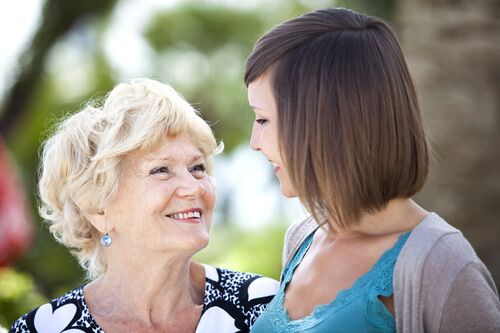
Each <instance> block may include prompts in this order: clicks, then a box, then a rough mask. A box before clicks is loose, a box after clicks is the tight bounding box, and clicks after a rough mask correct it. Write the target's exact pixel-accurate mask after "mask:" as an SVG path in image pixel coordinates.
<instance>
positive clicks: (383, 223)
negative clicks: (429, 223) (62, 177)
mask: <svg viewBox="0 0 500 333" xmlns="http://www.w3.org/2000/svg"><path fill="white" fill-rule="evenodd" d="M427 215H429V212H428V211H426V210H425V209H423V208H422V207H420V206H419V205H418V204H417V203H415V201H413V200H412V199H410V198H405V199H393V200H391V201H389V203H388V204H387V206H386V207H384V208H383V209H381V210H379V211H378V212H375V213H367V214H364V215H363V216H362V217H361V219H360V221H359V222H358V223H356V224H355V225H353V226H352V227H350V228H346V229H341V228H335V227H334V228H333V229H334V230H335V231H334V232H333V235H334V236H335V238H336V239H337V240H339V239H350V238H359V237H372V236H374V237H376V236H385V235H392V234H400V233H404V232H407V231H410V230H412V229H413V228H414V227H415V226H416V225H417V224H419V223H420V222H421V221H422V220H423V219H425V217H426V216H427Z"/></svg>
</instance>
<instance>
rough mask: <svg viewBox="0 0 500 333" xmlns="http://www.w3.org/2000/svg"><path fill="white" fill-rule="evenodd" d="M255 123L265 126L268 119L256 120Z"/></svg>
mask: <svg viewBox="0 0 500 333" xmlns="http://www.w3.org/2000/svg"><path fill="white" fill-rule="evenodd" d="M255 122H256V123H257V124H259V125H264V124H265V123H267V119H262V118H261V119H255Z"/></svg>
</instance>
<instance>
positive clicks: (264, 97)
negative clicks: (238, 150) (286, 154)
mask: <svg viewBox="0 0 500 333" xmlns="http://www.w3.org/2000/svg"><path fill="white" fill-rule="evenodd" d="M248 102H249V104H250V107H251V108H252V109H253V111H254V112H255V123H254V124H253V129H252V137H251V139H250V146H251V147H252V149H253V150H257V151H260V152H261V153H262V154H264V156H265V157H266V158H267V159H268V160H269V161H270V162H271V163H272V164H273V171H274V173H275V174H276V176H277V177H278V179H279V181H280V187H281V193H282V194H283V195H284V196H286V197H289V198H291V197H296V196H297V194H296V191H295V188H294V186H293V184H292V181H291V179H290V176H289V174H288V170H287V169H286V167H285V164H284V163H283V158H282V154H281V150H280V144H279V143H280V141H279V140H280V138H279V137H278V121H277V117H278V114H277V112H278V111H277V108H276V101H275V99H274V96H273V93H272V90H271V82H270V79H269V74H264V75H262V76H261V77H259V78H258V79H256V80H255V81H253V82H251V83H250V84H249V85H248Z"/></svg>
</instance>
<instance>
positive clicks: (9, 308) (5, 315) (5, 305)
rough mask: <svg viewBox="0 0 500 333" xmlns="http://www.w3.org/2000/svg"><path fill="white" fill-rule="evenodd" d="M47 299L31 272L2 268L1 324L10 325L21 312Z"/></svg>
mask: <svg viewBox="0 0 500 333" xmlns="http://www.w3.org/2000/svg"><path fill="white" fill-rule="evenodd" d="M45 301H46V299H45V297H44V296H42V295H41V294H40V293H39V292H38V291H37V290H36V288H35V284H34V283H33V278H32V277H31V276H30V275H29V274H26V273H20V272H18V271H16V270H14V269H11V268H0V326H6V327H9V326H10V325H11V324H12V322H14V321H15V320H16V319H17V318H19V316H20V315H21V314H24V313H26V312H28V311H30V310H31V309H33V308H34V307H37V306H38V305H40V304H42V303H44V302H45Z"/></svg>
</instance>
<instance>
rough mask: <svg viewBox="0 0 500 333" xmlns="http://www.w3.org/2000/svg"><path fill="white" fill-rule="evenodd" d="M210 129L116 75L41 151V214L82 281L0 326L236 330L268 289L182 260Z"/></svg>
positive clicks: (195, 215)
mask: <svg viewBox="0 0 500 333" xmlns="http://www.w3.org/2000/svg"><path fill="white" fill-rule="evenodd" d="M217 150H218V147H217V144H216V141H215V139H214V137H213V134H212V132H211V129H210V127H209V126H208V125H207V124H206V123H205V122H204V121H203V120H202V119H201V118H200V117H199V116H198V115H197V113H196V112H195V110H194V109H193V108H192V107H191V106H190V105H189V104H188V103H187V102H186V101H185V100H184V99H182V98H181V97H180V96H179V95H178V94H177V93H176V92H175V91H174V90H173V89H172V88H171V87H169V86H167V85H164V84H161V83H159V82H156V81H153V80H148V79H139V80H134V81H132V82H130V83H128V84H120V85H118V86H117V87H115V88H114V89H113V91H112V92H111V93H110V94H109V96H108V97H107V99H106V101H105V103H104V105H103V107H102V108H97V107H93V106H91V105H89V106H87V107H85V108H84V109H83V110H81V111H80V112H78V113H76V114H74V115H72V116H70V117H69V118H68V119H66V120H65V121H64V122H63V123H62V124H61V125H60V126H59V128H58V130H57V131H56V133H55V135H54V136H52V137H51V138H50V139H49V140H48V141H47V142H46V143H45V146H44V149H43V160H42V168H41V178H40V184H39V190H40V198H41V203H42V205H41V209H40V211H41V214H42V216H43V218H44V219H46V220H47V221H48V222H49V224H50V230H51V232H52V233H53V234H54V236H55V238H56V239H57V240H58V241H59V242H61V243H62V244H64V245H66V246H67V247H68V248H69V249H70V250H71V252H72V253H73V254H74V255H75V256H76V257H77V258H78V261H79V262H80V264H81V266H82V267H83V268H84V269H85V270H86V271H87V273H88V277H89V279H90V280H91V282H90V283H88V284H87V285H85V286H82V287H79V288H77V289H75V290H72V291H70V292H68V293H67V294H65V295H64V296H62V297H60V298H57V299H55V300H53V301H51V302H50V303H47V304H44V305H42V306H40V307H39V308H37V309H35V310H33V311H31V312H29V313H27V314H25V315H24V316H22V317H21V318H20V319H19V320H17V321H16V322H15V323H14V324H13V326H12V328H11V330H10V332H49V331H50V332H62V331H64V332H104V331H105V332H108V333H109V332H235V331H239V332H246V331H248V330H249V328H250V327H251V325H252V324H253V322H254V321H255V319H256V317H257V316H258V315H259V314H260V312H262V311H263V309H264V308H265V306H266V304H267V303H268V302H269V301H270V300H271V298H272V296H273V295H274V293H275V292H276V290H277V282H276V281H274V280H272V279H269V278H264V277H260V276H257V275H252V274H246V273H239V272H233V271H228V270H225V269H218V268H217V269H216V268H213V267H210V266H207V265H200V264H197V263H195V262H193V261H192V260H191V258H192V256H193V255H194V254H195V253H197V252H198V251H200V250H201V249H203V248H204V247H205V246H206V245H207V244H208V240H209V230H210V222H211V218H212V211H213V207H214V203H215V192H214V187H213V184H212V182H211V177H210V175H211V174H212V169H213V166H212V164H213V161H212V157H213V155H214V153H216V152H217Z"/></svg>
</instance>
